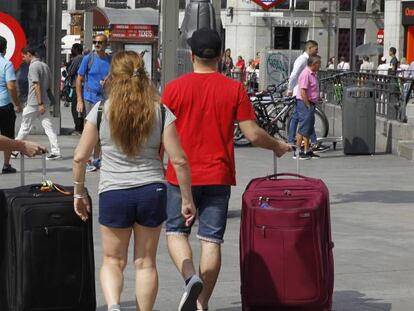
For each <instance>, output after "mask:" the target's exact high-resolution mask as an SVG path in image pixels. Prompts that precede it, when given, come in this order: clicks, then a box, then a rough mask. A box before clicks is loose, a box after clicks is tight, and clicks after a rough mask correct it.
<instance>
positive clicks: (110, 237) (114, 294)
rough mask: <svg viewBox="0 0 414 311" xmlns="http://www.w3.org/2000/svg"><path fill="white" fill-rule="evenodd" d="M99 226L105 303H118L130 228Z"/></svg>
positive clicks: (111, 304) (109, 304)
mask: <svg viewBox="0 0 414 311" xmlns="http://www.w3.org/2000/svg"><path fill="white" fill-rule="evenodd" d="M100 227H101V235H102V244H103V263H102V267H101V287H102V291H103V294H104V297H105V301H106V303H107V305H108V306H113V305H119V303H120V297H121V291H122V288H123V284H124V275H123V271H124V269H125V267H126V264H127V261H128V244H129V239H130V237H131V232H132V228H125V229H115V228H109V227H106V226H103V225H101V226H100Z"/></svg>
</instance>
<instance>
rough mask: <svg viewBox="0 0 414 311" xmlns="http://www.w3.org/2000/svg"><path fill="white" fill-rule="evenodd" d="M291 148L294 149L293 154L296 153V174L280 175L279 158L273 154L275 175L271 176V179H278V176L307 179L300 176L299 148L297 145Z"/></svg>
mask: <svg viewBox="0 0 414 311" xmlns="http://www.w3.org/2000/svg"><path fill="white" fill-rule="evenodd" d="M291 147H292V148H293V152H294V153H295V156H296V174H288V173H284V174H278V173H277V156H276V155H275V154H273V175H271V176H269V177H270V178H273V179H276V178H277V177H278V176H282V175H285V176H296V177H300V178H306V177H304V176H302V175H300V164H299V151H300V150H299V148H297V147H296V145H291Z"/></svg>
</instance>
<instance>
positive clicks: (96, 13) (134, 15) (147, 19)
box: [93, 7, 159, 28]
mask: <svg viewBox="0 0 414 311" xmlns="http://www.w3.org/2000/svg"><path fill="white" fill-rule="evenodd" d="M158 21H159V11H158V10H155V9H152V8H140V9H113V8H98V7H97V8H94V9H93V26H94V27H106V28H109V26H111V25H153V26H158Z"/></svg>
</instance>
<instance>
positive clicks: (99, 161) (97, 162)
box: [92, 159, 101, 170]
mask: <svg viewBox="0 0 414 311" xmlns="http://www.w3.org/2000/svg"><path fill="white" fill-rule="evenodd" d="M92 165H93V166H95V167H96V169H98V170H99V169H100V168H101V159H95V160H93V161H92Z"/></svg>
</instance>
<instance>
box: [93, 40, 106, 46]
mask: <svg viewBox="0 0 414 311" xmlns="http://www.w3.org/2000/svg"><path fill="white" fill-rule="evenodd" d="M92 42H93V44H100V45H102V44H103V43H104V42H103V41H96V40H93V41H92Z"/></svg>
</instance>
